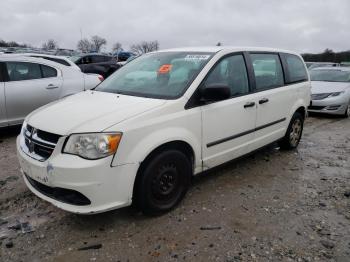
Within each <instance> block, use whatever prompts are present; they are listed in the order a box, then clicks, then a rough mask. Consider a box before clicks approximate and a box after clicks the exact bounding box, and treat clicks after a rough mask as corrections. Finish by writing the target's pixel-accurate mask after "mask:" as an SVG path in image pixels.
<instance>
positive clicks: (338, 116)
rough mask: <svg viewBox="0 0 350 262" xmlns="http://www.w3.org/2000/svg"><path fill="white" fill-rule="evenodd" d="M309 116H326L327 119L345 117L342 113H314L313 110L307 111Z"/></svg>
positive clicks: (320, 117)
mask: <svg viewBox="0 0 350 262" xmlns="http://www.w3.org/2000/svg"><path fill="white" fill-rule="evenodd" d="M308 114H309V117H312V118H318V119H322V118H327V119H345V118H344V117H343V116H342V115H331V114H322V113H315V112H309V113H308Z"/></svg>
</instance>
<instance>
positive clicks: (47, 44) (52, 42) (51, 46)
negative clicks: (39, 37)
mask: <svg viewBox="0 0 350 262" xmlns="http://www.w3.org/2000/svg"><path fill="white" fill-rule="evenodd" d="M42 48H43V49H45V50H54V49H57V48H58V44H57V42H56V41H55V40H53V39H49V40H47V41H46V42H45V43H43V45H42Z"/></svg>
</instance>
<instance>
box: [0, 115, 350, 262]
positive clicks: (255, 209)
mask: <svg viewBox="0 0 350 262" xmlns="http://www.w3.org/2000/svg"><path fill="white" fill-rule="evenodd" d="M18 132H19V131H18V129H11V130H5V131H4V130H2V131H1V134H0V242H1V249H0V261H42V260H49V261H350V119H341V118H334V117H323V116H313V117H309V118H308V119H307V121H306V123H305V129H304V135H303V138H302V141H301V144H300V145H299V148H298V149H297V150H295V151H280V150H279V148H278V147H277V145H273V146H269V147H268V148H265V149H262V150H260V151H258V152H256V153H254V154H253V155H251V156H247V157H245V158H243V159H241V160H238V161H236V162H233V163H231V164H229V165H227V166H226V167H223V168H221V169H219V170H216V171H214V172H210V173H208V174H204V175H201V176H199V177H196V178H195V179H194V182H193V185H192V187H191V189H190V191H189V192H188V194H187V196H186V198H185V200H184V201H183V202H182V203H181V204H180V205H179V207H178V208H176V209H175V210H173V211H172V212H170V213H168V214H165V215H163V216H159V217H146V216H144V215H142V214H141V213H139V212H138V211H137V210H135V209H134V208H132V207H128V208H124V209H121V210H115V211H110V212H107V213H103V214H98V215H91V216H79V215H74V214H70V213H67V212H65V211H62V210H59V209H57V208H55V207H53V206H52V205H50V204H48V203H46V202H44V201H43V200H41V199H39V198H37V197H36V196H34V195H33V194H32V193H31V192H29V191H28V190H27V189H26V187H25V185H24V182H23V179H22V177H21V175H20V171H19V165H18V163H17V158H16V153H15V137H16V135H17V134H18Z"/></svg>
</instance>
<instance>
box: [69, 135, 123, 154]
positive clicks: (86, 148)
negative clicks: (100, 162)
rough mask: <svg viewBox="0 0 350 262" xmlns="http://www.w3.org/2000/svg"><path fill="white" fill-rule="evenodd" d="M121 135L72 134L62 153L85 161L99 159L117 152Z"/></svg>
mask: <svg viewBox="0 0 350 262" xmlns="http://www.w3.org/2000/svg"><path fill="white" fill-rule="evenodd" d="M121 138H122V134H121V133H91V134H74V135H71V136H70V137H69V138H68V141H67V142H66V145H65V147H64V149H63V153H67V154H73V155H77V156H80V157H82V158H87V159H99V158H103V157H106V156H110V155H113V154H114V153H115V152H117V149H118V146H119V143H120V140H121Z"/></svg>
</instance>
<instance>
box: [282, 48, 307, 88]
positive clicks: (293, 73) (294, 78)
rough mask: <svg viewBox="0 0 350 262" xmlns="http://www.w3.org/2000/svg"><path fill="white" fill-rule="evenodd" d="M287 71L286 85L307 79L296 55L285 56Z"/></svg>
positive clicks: (302, 65)
mask: <svg viewBox="0 0 350 262" xmlns="http://www.w3.org/2000/svg"><path fill="white" fill-rule="evenodd" d="M285 59H286V63H287V71H288V75H289V79H288V83H293V82H299V81H306V80H307V79H308V77H307V73H306V70H305V66H304V63H303V61H301V59H300V58H299V57H298V56H296V55H289V54H286V55H285Z"/></svg>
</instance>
